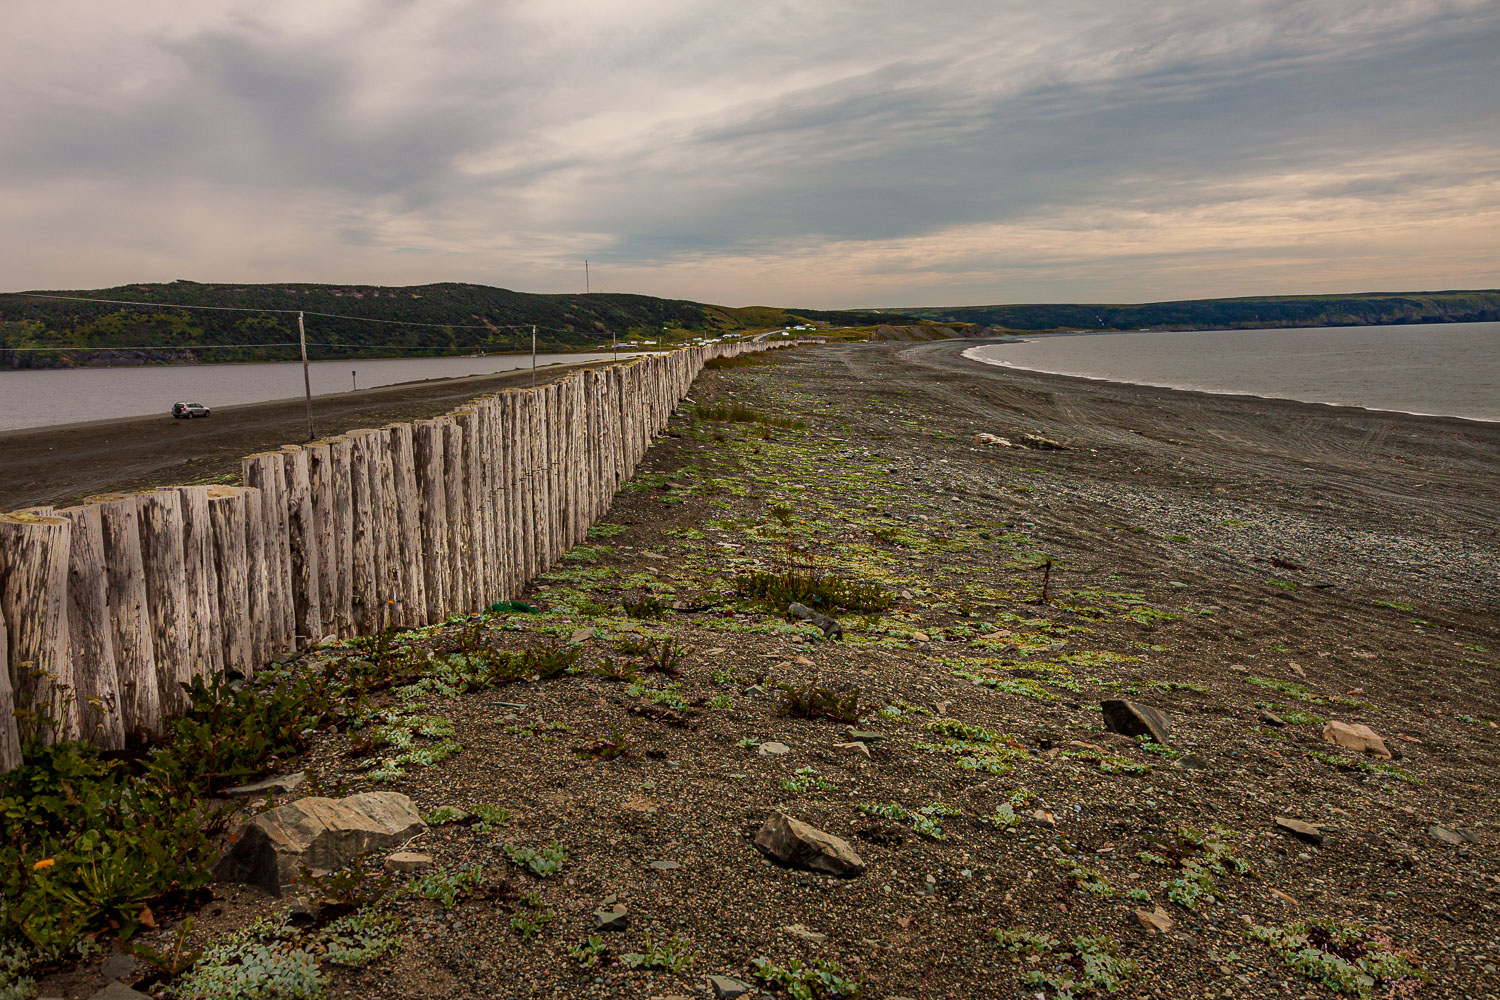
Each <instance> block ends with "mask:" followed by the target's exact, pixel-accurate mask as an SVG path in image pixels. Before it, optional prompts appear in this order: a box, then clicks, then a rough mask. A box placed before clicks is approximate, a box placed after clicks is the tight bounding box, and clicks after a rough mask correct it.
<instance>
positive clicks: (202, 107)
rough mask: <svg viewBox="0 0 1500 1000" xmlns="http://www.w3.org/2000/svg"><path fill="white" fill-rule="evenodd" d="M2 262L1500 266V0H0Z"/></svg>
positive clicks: (855, 279) (1054, 296) (1302, 280)
mask: <svg viewBox="0 0 1500 1000" xmlns="http://www.w3.org/2000/svg"><path fill="white" fill-rule="evenodd" d="M0 25H3V28H4V30H3V31H0V288H4V289H7V290H18V289H31V288H91V287H103V286H107V285H114V284H120V283H124V282H130V281H163V280H171V279H174V278H191V279H194V280H198V281H245V282H249V281H279V280H302V281H334V282H367V283H381V284H413V283H420V282H428V281H445V280H456V281H476V282H483V283H486V284H494V285H503V286H505V287H509V288H516V289H520V290H525V291H582V290H583V286H584V273H583V270H584V269H583V261H584V259H585V258H587V259H588V260H589V261H590V262H591V264H590V267H591V274H592V277H593V288H594V290H595V291H600V290H603V291H632V292H644V293H648V294H655V295H667V296H678V297H685V298H694V299H700V300H706V301H714V302H722V303H726V304H731V305H748V304H772V305H803V306H824V307H838V306H856V305H868V306H891V305H942V304H979V303H996V302H1026V301H1145V300H1152V299H1163V298H1186V297H1202V296H1217V295H1243V294H1264V293H1306V292H1340V291H1360V290H1402V289H1437V288H1466V287H1467V288H1473V287H1494V286H1496V285H1500V55H1497V53H1500V0H1364V2H1356V0H1190V2H1188V0H1183V2H1171V0H1046V2H1041V0H978V2H946V0H928V2H926V3H912V2H910V0H902V2H887V0H868V2H864V3H845V2H837V0H800V2H796V3H783V2H777V0H760V2H754V3H729V2H727V0H714V2H708V0H612V2H602V0H509V2H507V0H316V2H308V0H131V2H129V3H112V2H105V0H4V4H3V8H0Z"/></svg>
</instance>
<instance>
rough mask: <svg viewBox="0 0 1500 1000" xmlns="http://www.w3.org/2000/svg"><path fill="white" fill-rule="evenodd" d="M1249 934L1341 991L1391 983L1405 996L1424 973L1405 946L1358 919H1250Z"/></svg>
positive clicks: (1366, 991) (1365, 992) (1360, 992)
mask: <svg viewBox="0 0 1500 1000" xmlns="http://www.w3.org/2000/svg"><path fill="white" fill-rule="evenodd" d="M1250 936H1251V937H1252V938H1254V939H1255V940H1257V941H1260V942H1261V943H1263V944H1266V945H1269V946H1270V947H1271V948H1273V949H1275V950H1276V951H1277V952H1278V953H1279V954H1280V956H1281V960H1282V961H1283V962H1284V963H1285V964H1286V965H1287V966H1288V967H1289V968H1292V969H1295V970H1296V971H1297V972H1299V973H1301V974H1302V975H1304V976H1307V977H1308V978H1309V979H1315V980H1317V981H1318V982H1321V983H1322V984H1323V985H1324V986H1327V987H1328V988H1329V989H1331V990H1334V991H1335V992H1338V993H1342V994H1344V995H1346V996H1360V997H1363V996H1369V995H1370V992H1371V990H1372V989H1373V988H1374V987H1375V986H1377V985H1380V986H1390V987H1395V988H1396V989H1393V990H1392V992H1393V994H1394V993H1396V992H1400V993H1401V995H1403V996H1406V995H1410V994H1411V993H1413V992H1415V990H1416V989H1417V988H1419V987H1420V985H1421V983H1422V982H1423V981H1424V980H1426V979H1427V978H1428V977H1427V975H1426V973H1424V972H1422V971H1421V970H1420V969H1418V968H1417V967H1416V965H1415V964H1414V960H1413V956H1412V955H1411V953H1410V952H1407V951H1403V950H1400V949H1397V948H1396V947H1395V946H1394V944H1393V943H1392V941H1391V939H1390V938H1389V937H1388V936H1386V935H1385V934H1383V933H1380V932H1377V931H1374V930H1370V929H1368V928H1365V927H1361V926H1359V925H1358V924H1350V923H1333V922H1328V921H1318V920H1308V921H1296V922H1294V923H1290V924H1287V925H1286V926H1284V927H1261V926H1258V925H1252V926H1251V927H1250ZM1401 987H1405V991H1403V990H1401V989H1400V988H1401Z"/></svg>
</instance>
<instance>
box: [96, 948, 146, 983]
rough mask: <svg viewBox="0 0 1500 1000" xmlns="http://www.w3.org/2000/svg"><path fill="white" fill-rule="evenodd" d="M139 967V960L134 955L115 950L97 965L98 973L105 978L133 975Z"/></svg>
mask: <svg viewBox="0 0 1500 1000" xmlns="http://www.w3.org/2000/svg"><path fill="white" fill-rule="evenodd" d="M140 967H141V963H140V960H139V959H138V958H136V957H135V956H134V955H130V954H127V953H125V952H123V951H117V952H115V953H114V954H113V955H111V956H109V957H108V958H106V959H105V960H104V964H103V965H101V966H99V975H101V976H103V977H104V978H105V979H124V978H125V977H126V976H131V975H134V974H135V971H136V970H137V969H139V968H140Z"/></svg>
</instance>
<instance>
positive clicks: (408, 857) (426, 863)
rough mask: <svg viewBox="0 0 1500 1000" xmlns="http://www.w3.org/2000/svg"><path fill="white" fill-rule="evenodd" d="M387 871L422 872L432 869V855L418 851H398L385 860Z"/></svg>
mask: <svg viewBox="0 0 1500 1000" xmlns="http://www.w3.org/2000/svg"><path fill="white" fill-rule="evenodd" d="M385 867H386V870H387V871H393V872H420V871H425V870H426V869H428V868H431V867H432V855H430V854H419V853H417V852H416V851H397V852H396V853H395V854H392V855H390V856H389V857H387V858H386V859H385Z"/></svg>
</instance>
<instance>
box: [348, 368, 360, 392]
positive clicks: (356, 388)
mask: <svg viewBox="0 0 1500 1000" xmlns="http://www.w3.org/2000/svg"><path fill="white" fill-rule="evenodd" d="M349 381H351V382H353V383H354V391H355V392H358V391H359V371H358V370H357V369H356V370H355V371H351V372H350V373H349Z"/></svg>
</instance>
